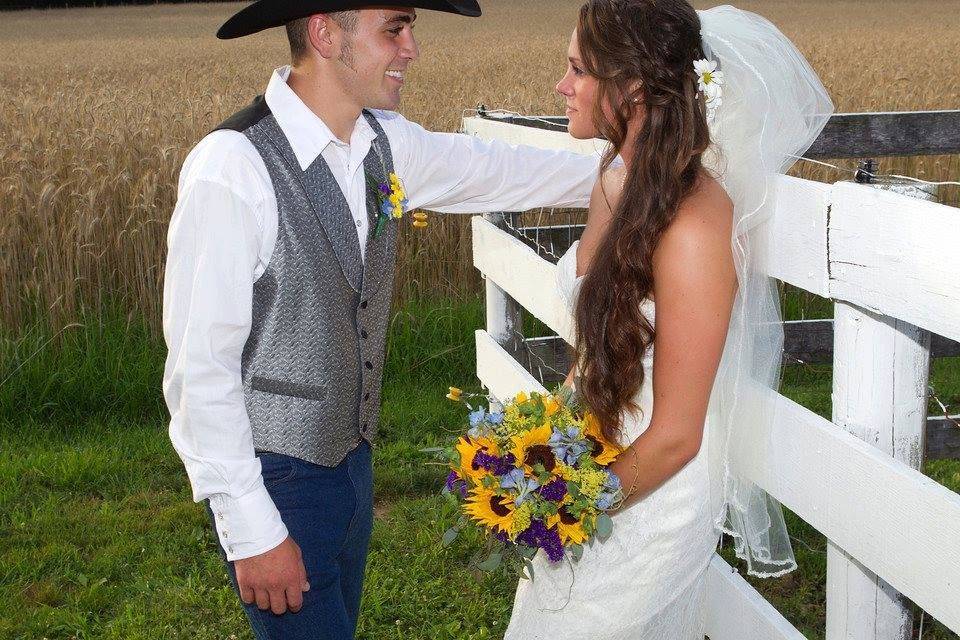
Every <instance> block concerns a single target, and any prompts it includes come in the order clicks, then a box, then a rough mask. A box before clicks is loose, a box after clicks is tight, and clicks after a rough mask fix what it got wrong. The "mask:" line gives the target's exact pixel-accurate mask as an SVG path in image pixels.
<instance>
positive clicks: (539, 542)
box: [517, 520, 563, 562]
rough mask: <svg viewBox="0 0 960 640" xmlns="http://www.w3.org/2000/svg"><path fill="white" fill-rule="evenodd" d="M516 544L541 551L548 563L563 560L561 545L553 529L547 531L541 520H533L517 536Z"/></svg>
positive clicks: (558, 536) (558, 535) (557, 534)
mask: <svg viewBox="0 0 960 640" xmlns="http://www.w3.org/2000/svg"><path fill="white" fill-rule="evenodd" d="M517 542H520V543H523V544H525V545H527V546H528V547H533V548H535V549H543V550H544V552H545V553H546V554H547V558H549V559H550V562H559V561H560V560H563V543H562V542H560V534H559V533H557V532H556V530H555V529H548V528H547V527H546V525H544V524H543V521H542V520H533V521H532V522H531V523H530V526H529V527H527V528H526V529H525V530H524V531H523V532H522V533H521V534H520V535H519V536H517Z"/></svg>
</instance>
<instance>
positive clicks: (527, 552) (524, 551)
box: [517, 544, 537, 560]
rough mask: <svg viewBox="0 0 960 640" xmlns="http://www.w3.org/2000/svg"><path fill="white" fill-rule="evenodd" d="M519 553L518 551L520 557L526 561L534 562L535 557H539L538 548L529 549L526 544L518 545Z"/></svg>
mask: <svg viewBox="0 0 960 640" xmlns="http://www.w3.org/2000/svg"><path fill="white" fill-rule="evenodd" d="M517 551H518V552H519V553H520V555H521V556H523V557H524V559H526V560H532V559H533V557H534V556H535V555H537V548H536V547H528V546H527V545H525V544H518V545H517Z"/></svg>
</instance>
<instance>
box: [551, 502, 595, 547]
mask: <svg viewBox="0 0 960 640" xmlns="http://www.w3.org/2000/svg"><path fill="white" fill-rule="evenodd" d="M552 527H556V528H557V533H559V534H560V541H561V542H563V544H565V545H566V544H570V543H571V542H572V543H573V544H583V541H584V540H586V539H587V532H586V531H584V530H583V523H581V522H580V521H579V520H577V519H576V518H574V517H573V516H572V515H570V514H569V513H568V512H567V509H566V507H560V509H559V511H557V514H556V515H553V516H549V517H548V518H547V528H552Z"/></svg>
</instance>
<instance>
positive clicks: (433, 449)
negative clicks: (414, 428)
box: [418, 447, 446, 453]
mask: <svg viewBox="0 0 960 640" xmlns="http://www.w3.org/2000/svg"><path fill="white" fill-rule="evenodd" d="M418 451H419V452H420V453H443V452H444V451H446V449H444V448H443V447H424V448H423V449H418Z"/></svg>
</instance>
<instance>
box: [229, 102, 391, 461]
mask: <svg viewBox="0 0 960 640" xmlns="http://www.w3.org/2000/svg"><path fill="white" fill-rule="evenodd" d="M363 115H364V117H365V118H366V120H367V122H369V123H370V126H371V127H373V130H374V131H375V132H376V134H377V137H376V139H375V140H374V141H373V142H372V144H371V148H370V152H369V153H368V154H367V157H366V158H365V159H364V170H365V171H366V174H367V176H370V177H371V178H372V179H374V180H376V181H377V182H382V181H385V180H386V174H387V173H389V172H391V171H393V157H392V155H391V152H390V144H389V142H388V140H387V136H386V134H385V133H384V131H383V128H382V127H381V126H380V124H379V123H378V122H377V120H376V119H375V118H374V117H373V115H371V114H370V113H368V112H366V111H365V112H364V114H363ZM218 129H233V130H235V131H240V132H242V133H243V134H244V135H246V137H247V138H248V139H249V140H250V141H251V142H252V143H253V145H254V147H256V149H257V151H258V152H259V153H260V156H261V157H262V158H263V162H264V163H265V164H266V166H267V171H268V172H269V174H270V179H271V181H272V183H273V190H274V193H275V194H276V198H277V208H278V213H279V218H278V228H277V242H276V245H275V246H274V250H273V254H272V257H271V258H270V263H269V265H268V266H267V269H266V271H265V272H264V273H263V275H262V276H261V277H260V278H259V279H258V280H257V281H256V283H254V286H253V323H252V327H251V330H250V336H249V338H248V339H247V342H246V345H245V346H244V350H243V357H242V377H243V394H244V400H245V403H246V408H247V414H248V415H249V417H250V426H251V429H252V431H253V443H254V448H255V449H257V450H258V451H272V452H275V453H282V454H285V455H289V456H294V457H297V458H300V459H302V460H307V461H309V462H313V463H316V464H321V465H326V466H333V465H336V464H337V463H339V462H340V461H341V460H343V458H344V456H346V454H347V453H349V452H350V451H351V450H353V449H354V448H355V447H356V446H357V444H358V443H359V442H360V440H361V438H362V439H365V440H367V441H369V442H372V441H373V439H374V437H375V436H376V432H377V420H378V419H379V414H380V389H381V382H382V378H383V361H384V344H385V342H386V335H387V324H388V320H389V315H390V300H391V293H392V290H393V273H394V261H395V257H396V241H397V224H396V223H395V222H393V221H391V222H388V223H387V225H386V227H385V228H384V230H383V232H382V233H381V234H380V236H379V237H378V238H374V237H373V229H374V227H375V220H376V216H377V210H378V204H379V203H378V200H377V198H376V195H375V194H374V193H373V190H372V189H370V188H368V189H367V213H368V216H369V218H370V229H371V231H370V235H369V236H368V238H367V244H366V265H365V266H364V262H363V260H362V259H361V257H360V247H359V246H358V243H357V230H356V227H355V226H354V222H353V217H352V215H351V213H350V207H349V205H348V204H347V201H346V198H345V197H344V195H343V192H342V191H341V190H340V186H339V185H338V184H337V181H336V179H335V178H334V177H333V174H332V173H331V172H330V168H329V167H328V166H327V163H326V161H324V159H323V157H322V156H317V159H316V160H314V162H313V164H311V165H310V166H309V167H308V168H307V170H306V171H302V170H301V169H300V165H299V163H298V162H297V159H296V157H295V156H294V153H293V149H292V148H291V147H290V143H289V142H288V141H287V138H286V136H284V134H283V131H281V129H280V126H279V125H278V124H277V121H276V119H275V118H274V117H273V115H272V114H271V113H270V109H269V107H268V106H267V104H266V101H265V100H264V99H263V98H262V97H260V98H257V99H256V100H255V101H254V102H253V104H251V105H250V106H249V107H247V108H246V109H244V110H242V111H240V112H239V113H237V114H236V115H234V116H233V117H231V118H230V119H228V120H227V121H226V122H224V123H223V124H222V125H220V126H219V127H218Z"/></svg>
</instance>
